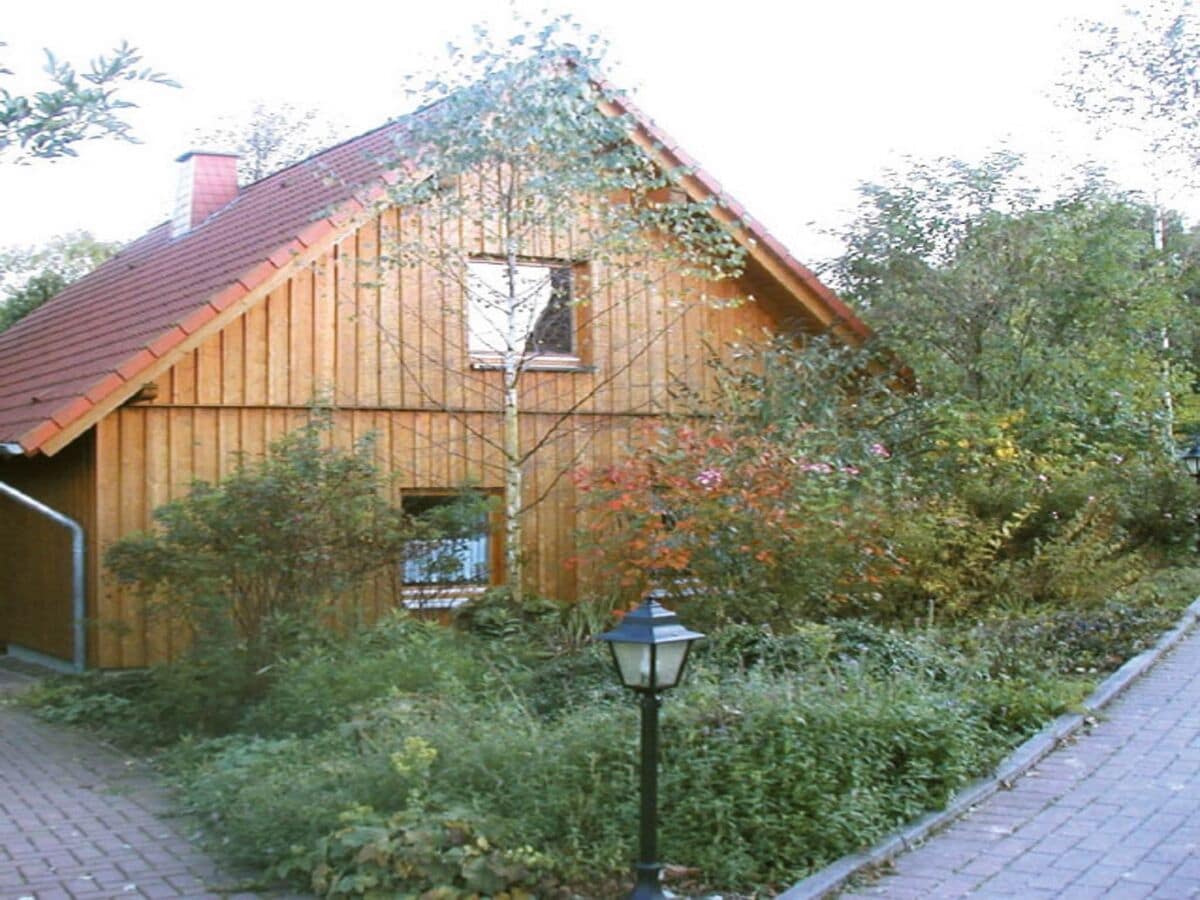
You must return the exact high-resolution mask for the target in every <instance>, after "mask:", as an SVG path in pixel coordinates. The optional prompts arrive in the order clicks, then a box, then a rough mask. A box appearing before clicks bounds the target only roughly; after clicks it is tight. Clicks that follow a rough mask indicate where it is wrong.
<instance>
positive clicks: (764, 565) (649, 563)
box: [576, 426, 903, 623]
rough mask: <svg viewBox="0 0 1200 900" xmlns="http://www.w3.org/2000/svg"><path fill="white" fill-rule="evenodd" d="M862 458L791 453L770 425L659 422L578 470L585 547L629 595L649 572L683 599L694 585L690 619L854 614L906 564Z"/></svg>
mask: <svg viewBox="0 0 1200 900" xmlns="http://www.w3.org/2000/svg"><path fill="white" fill-rule="evenodd" d="M880 447H881V445H880ZM881 448H882V447H881ZM876 455H877V456H878V454H876ZM865 465H866V464H865V463H858V462H855V463H852V462H849V461H846V460H836V459H826V458H815V457H812V456H808V455H804V454H801V453H796V452H789V448H787V447H786V446H785V445H784V444H783V443H781V442H778V441H777V440H776V439H775V435H774V434H772V433H771V432H770V430H768V431H767V432H766V433H764V434H760V435H749V434H739V433H735V432H731V431H729V430H726V429H723V428H721V427H720V426H717V427H715V428H713V429H711V430H708V431H705V432H701V431H699V430H697V429H695V428H692V427H690V426H680V427H676V428H663V429H659V430H658V431H657V432H653V433H649V434H647V435H646V438H645V439H644V440H643V441H642V443H641V449H640V450H638V451H636V452H635V453H633V454H632V455H630V456H629V457H627V458H625V459H624V460H622V461H621V462H619V463H615V464H613V465H611V466H608V467H606V468H604V469H600V470H585V471H580V472H578V473H576V484H577V486H578V487H579V488H580V489H581V490H582V491H583V492H584V493H585V494H586V495H588V497H589V498H590V501H591V503H590V506H591V508H592V510H593V512H594V515H593V516H592V517H591V519H590V520H589V526H590V531H589V537H590V541H589V549H588V551H587V555H588V556H590V557H591V561H592V562H593V563H596V564H603V565H604V566H605V567H606V570H607V571H613V572H615V574H616V575H617V578H618V580H619V584H620V586H621V588H622V589H623V590H624V591H626V592H628V593H629V594H630V595H631V596H632V595H634V594H636V593H638V592H640V591H641V590H642V589H643V588H645V587H646V586H647V584H648V581H649V580H652V579H657V580H658V581H659V582H661V584H660V586H664V585H665V586H667V587H668V588H669V589H674V590H675V591H676V593H678V594H680V595H681V597H680V599H683V598H685V597H686V595H687V594H689V593H690V592H691V591H692V590H693V589H695V588H699V589H700V590H702V591H703V595H704V600H703V602H702V603H700V602H696V603H693V604H692V606H693V607H694V608H693V609H690V610H689V618H690V619H693V620H696V621H705V622H710V623H711V622H716V621H732V622H746V621H755V622H763V621H768V622H772V621H773V622H781V620H789V621H790V620H792V619H793V618H794V617H796V616H797V615H803V616H812V615H815V614H818V613H820V614H822V615H824V614H828V613H829V612H830V611H831V609H830V606H831V605H832V607H833V608H834V611H836V610H837V609H838V608H841V609H842V610H843V611H845V610H850V609H855V610H857V609H858V608H860V607H861V606H862V605H863V604H864V603H868V604H869V602H870V599H871V597H872V596H873V595H874V594H876V593H877V586H878V585H879V584H880V583H881V582H882V581H883V579H884V578H885V577H888V576H889V575H894V574H896V573H897V572H898V571H899V568H900V567H901V566H902V564H903V561H902V560H901V559H899V558H898V557H897V556H896V554H895V553H894V552H893V550H892V548H891V546H890V545H889V544H888V542H887V540H886V539H885V538H884V536H883V534H882V531H881V526H882V524H883V523H884V522H885V521H886V520H887V518H888V512H887V502H886V501H887V498H886V496H885V495H884V493H882V492H880V491H877V490H875V489H873V488H872V486H870V485H869V484H867V483H866V480H865V478H864V475H863V468H864V466H865ZM695 607H699V608H695Z"/></svg>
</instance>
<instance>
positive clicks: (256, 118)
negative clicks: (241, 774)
mask: <svg viewBox="0 0 1200 900" xmlns="http://www.w3.org/2000/svg"><path fill="white" fill-rule="evenodd" d="M340 131H341V129H340V128H338V127H337V126H335V125H333V124H332V123H330V122H329V121H327V120H325V119H323V118H322V116H321V113H320V112H319V111H318V110H316V109H300V108H298V107H296V106H293V105H292V104H290V103H281V104H273V105H268V104H267V103H265V102H262V101H259V102H257V103H255V104H254V107H253V108H252V109H251V110H250V112H249V114H248V115H246V116H244V117H240V118H234V117H225V118H223V119H222V120H221V124H220V125H218V126H217V127H215V128H210V129H200V130H197V132H196V133H195V135H194V141H195V142H196V146H207V147H211V148H213V149H227V150H229V151H230V152H233V153H236V154H237V155H238V180H239V181H240V182H241V183H242V184H251V183H253V182H255V181H258V180H259V179H260V178H266V177H267V176H268V175H270V174H271V173H272V172H277V171H279V170H280V169H283V168H286V167H287V166H290V165H292V163H296V162H299V161H300V160H302V159H305V158H306V157H308V156H311V155H312V154H313V153H316V152H317V151H318V150H322V149H324V148H326V147H328V146H329V145H330V144H332V143H334V142H336V141H337V140H338V139H339V137H340Z"/></svg>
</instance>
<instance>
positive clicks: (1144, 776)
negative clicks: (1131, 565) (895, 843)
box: [842, 630, 1200, 900]
mask: <svg viewBox="0 0 1200 900" xmlns="http://www.w3.org/2000/svg"><path fill="white" fill-rule="evenodd" d="M842 896H843V897H853V898H876V897H890V898H914V900H915V898H952V897H968V896H970V897H1013V898H1037V897H1061V898H1088V900H1090V898H1098V897H1106V898H1140V897H1159V898H1170V900H1179V898H1186V897H1200V630H1196V631H1193V632H1192V634H1191V635H1190V636H1189V637H1187V638H1186V639H1185V640H1183V641H1182V642H1181V643H1180V644H1179V645H1178V646H1177V647H1176V648H1175V649H1174V650H1173V651H1171V652H1170V653H1169V654H1168V655H1167V656H1166V657H1165V658H1164V659H1163V660H1162V661H1160V662H1159V664H1158V665H1156V666H1155V667H1154V668H1153V669H1151V670H1150V671H1149V672H1148V673H1147V674H1146V675H1145V676H1144V677H1143V678H1141V679H1139V680H1138V681H1136V682H1134V684H1133V685H1132V686H1131V687H1130V688H1129V690H1128V691H1127V692H1126V693H1125V694H1124V695H1123V696H1121V697H1119V698H1118V699H1117V700H1116V701H1114V702H1113V703H1112V704H1111V705H1110V706H1109V707H1108V708H1107V710H1106V711H1105V713H1104V715H1103V716H1102V718H1101V721H1100V722H1098V723H1097V724H1096V725H1095V726H1094V727H1092V728H1091V729H1089V730H1088V732H1086V733H1083V734H1081V735H1080V736H1079V737H1078V738H1077V739H1076V740H1074V741H1072V742H1071V743H1069V744H1067V745H1066V746H1063V747H1060V748H1059V749H1057V750H1055V751H1054V752H1053V753H1052V754H1050V755H1049V756H1048V757H1046V758H1045V759H1044V760H1042V762H1041V763H1039V764H1038V766H1037V767H1036V768H1035V769H1033V770H1032V771H1030V772H1029V773H1028V774H1027V775H1026V776H1025V777H1023V778H1021V779H1020V780H1019V781H1018V782H1017V783H1016V784H1015V785H1013V787H1012V789H1011V790H1007V791H1001V792H999V793H998V794H995V795H994V796H993V797H992V798H991V799H989V800H987V801H986V802H984V803H982V804H980V805H979V806H978V807H976V808H975V809H974V810H973V811H972V812H971V813H970V814H968V815H967V816H964V817H963V818H962V819H960V820H959V821H958V822H956V823H955V824H953V825H952V826H951V827H949V828H948V829H947V830H945V831H944V832H942V833H941V834H939V835H937V836H935V837H933V838H931V839H930V840H929V841H927V842H926V843H925V844H924V845H923V846H921V847H918V848H917V849H915V850H913V851H912V852H910V853H907V854H902V855H901V856H899V857H898V858H897V859H896V860H895V862H894V864H893V867H892V869H891V874H888V875H886V876H884V877H883V878H881V879H880V880H878V881H876V882H875V883H873V884H864V885H861V886H859V887H857V888H855V889H852V890H849V891H847V892H845V893H844V894H843V895H842Z"/></svg>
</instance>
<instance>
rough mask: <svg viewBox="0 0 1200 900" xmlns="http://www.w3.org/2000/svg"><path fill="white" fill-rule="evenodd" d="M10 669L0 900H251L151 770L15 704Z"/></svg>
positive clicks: (2, 671)
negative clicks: (203, 846) (175, 813)
mask: <svg viewBox="0 0 1200 900" xmlns="http://www.w3.org/2000/svg"><path fill="white" fill-rule="evenodd" d="M30 683H31V680H30V679H29V678H28V676H25V675H22V674H20V673H18V672H15V671H13V670H12V669H9V668H0V900H25V898H28V900H100V898H117V897H119V898H139V897H145V898H184V897H186V898H197V900H198V898H220V897H237V898H240V900H250V898H255V897H259V896H264V895H259V894H253V893H238V892H237V888H236V883H235V882H234V880H233V879H232V878H230V877H229V876H228V875H227V874H226V873H223V872H222V871H221V870H220V869H219V868H218V867H217V865H216V864H215V863H214V862H213V861H212V860H211V859H209V858H208V857H207V856H206V855H205V854H203V853H202V852H201V851H200V850H199V849H197V848H196V847H195V846H194V844H193V840H192V838H193V837H194V834H192V831H193V830H194V829H189V828H188V825H187V822H186V820H184V819H180V818H171V817H170V808H171V807H170V802H169V800H168V798H167V797H166V796H165V794H164V792H163V791H162V789H161V787H159V785H158V784H157V783H156V782H155V779H154V778H153V776H152V774H151V773H150V772H149V771H148V770H147V769H146V768H145V766H144V765H143V764H141V763H140V762H138V761H136V760H132V759H129V758H127V757H124V756H122V755H120V754H118V753H116V752H114V751H113V750H111V749H109V748H108V747H107V746H105V745H103V744H99V743H98V742H97V741H96V740H95V738H92V737H89V736H88V735H86V734H83V733H81V732H77V731H75V730H72V729H67V728H59V727H56V726H54V725H51V724H48V723H46V722H42V721H40V720H38V719H36V718H34V717H32V716H30V715H29V714H28V713H26V712H24V711H22V710H20V709H17V708H15V707H13V706H11V705H8V706H5V705H3V699H4V696H5V694H11V693H12V692H14V691H17V690H20V689H22V688H23V687H25V686H27V685H28V684H30Z"/></svg>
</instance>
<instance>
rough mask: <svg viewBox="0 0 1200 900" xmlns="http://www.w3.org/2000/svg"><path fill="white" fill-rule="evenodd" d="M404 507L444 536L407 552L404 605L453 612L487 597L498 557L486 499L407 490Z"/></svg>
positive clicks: (417, 544)
mask: <svg viewBox="0 0 1200 900" xmlns="http://www.w3.org/2000/svg"><path fill="white" fill-rule="evenodd" d="M401 506H402V508H403V509H404V511H405V512H406V513H408V514H409V515H410V516H413V517H414V518H419V519H422V520H424V521H426V522H428V523H429V524H430V525H431V526H433V527H434V528H435V529H436V530H437V531H438V532H440V533H441V536H439V537H437V538H433V539H428V540H414V541H409V542H408V544H407V546H406V547H405V551H404V559H403V560H402V561H401V564H400V576H401V578H400V580H401V583H402V585H403V593H404V596H403V601H404V605H405V606H407V607H410V608H432V609H446V608H453V607H456V606H461V605H462V604H464V603H467V602H468V601H469V600H471V599H472V598H473V597H476V596H478V595H479V594H481V593H483V591H484V590H485V589H486V588H487V586H488V585H490V584H491V583H492V576H493V573H494V560H495V556H496V553H495V550H496V547H495V540H494V538H493V529H492V528H491V516H490V512H489V510H488V506H487V498H486V496H485V495H483V494H477V493H466V494H464V493H444V492H443V493H423V492H418V491H414V492H408V491H405V492H404V494H403V496H402V497H401Z"/></svg>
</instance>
